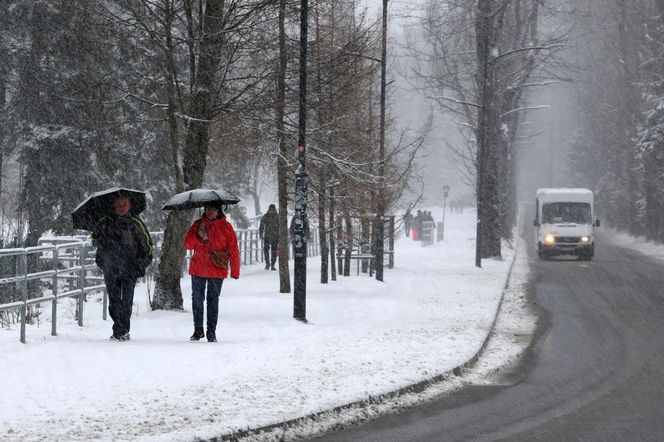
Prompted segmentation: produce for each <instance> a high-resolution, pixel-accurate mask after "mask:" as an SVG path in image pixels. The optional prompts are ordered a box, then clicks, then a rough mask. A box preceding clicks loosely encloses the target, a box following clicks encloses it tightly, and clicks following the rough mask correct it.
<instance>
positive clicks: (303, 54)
mask: <svg viewBox="0 0 664 442" xmlns="http://www.w3.org/2000/svg"><path fill="white" fill-rule="evenodd" d="M308 10H309V2H308V0H300V110H299V128H298V147H297V160H298V162H299V163H300V165H299V167H298V168H297V171H296V172H295V219H294V228H293V230H294V238H293V259H294V271H293V274H294V290H293V294H294V296H293V317H294V318H295V319H297V320H299V321H302V322H307V315H306V312H307V238H306V235H305V225H308V221H307V171H306V167H305V161H304V160H305V153H306V148H305V145H306V144H305V141H306V132H307V33H308V29H309V27H308V12H309V11H308ZM307 230H308V229H307Z"/></svg>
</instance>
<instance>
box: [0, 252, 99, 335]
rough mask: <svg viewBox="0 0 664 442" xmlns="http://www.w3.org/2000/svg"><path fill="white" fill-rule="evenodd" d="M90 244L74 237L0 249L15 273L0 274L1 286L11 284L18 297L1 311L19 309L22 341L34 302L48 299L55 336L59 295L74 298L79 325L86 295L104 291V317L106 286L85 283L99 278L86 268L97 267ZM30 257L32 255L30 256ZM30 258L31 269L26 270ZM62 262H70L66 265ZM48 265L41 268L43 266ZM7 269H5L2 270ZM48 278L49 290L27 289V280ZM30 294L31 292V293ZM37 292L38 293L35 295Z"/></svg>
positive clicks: (1, 257) (4, 259)
mask: <svg viewBox="0 0 664 442" xmlns="http://www.w3.org/2000/svg"><path fill="white" fill-rule="evenodd" d="M91 249H92V246H91V244H90V242H89V241H77V242H68V243H61V244H49V245H40V246H36V247H27V248H14V249H0V260H3V261H5V262H6V261H8V260H11V261H14V262H12V264H13V265H11V266H6V265H5V266H3V267H4V268H10V267H13V268H14V272H12V273H14V275H13V276H9V275H7V274H2V275H0V287H2V288H7V287H14V288H15V289H16V293H17V295H18V296H16V297H17V298H19V299H17V300H14V301H12V302H9V303H5V304H0V312H9V311H12V310H13V311H15V310H18V311H19V314H20V323H21V335H20V340H21V342H23V343H25V325H26V319H27V315H28V310H29V309H31V308H32V306H34V305H38V304H41V303H44V302H48V301H51V318H52V320H51V335H52V336H57V322H58V321H56V320H55V318H56V317H57V310H58V300H59V299H62V298H76V299H77V308H76V316H77V319H78V325H80V326H82V325H83V305H84V302H85V298H86V295H87V294H88V293H93V292H100V291H101V292H104V312H103V316H104V319H106V306H107V297H106V287H105V286H104V284H95V285H87V282H88V281H89V280H90V281H93V282H99V277H88V276H87V273H88V271H92V270H96V269H97V266H96V265H95V263H94V255H93V254H91ZM30 258H31V259H30ZM29 261H30V264H31V266H32V267H33V269H31V271H28V263H29ZM63 263H69V266H66V265H64V264H63ZM45 266H46V267H50V269H49V270H44V269H43V268H44V267H45ZM2 273H6V272H2ZM45 280H46V281H49V282H50V284H51V290H50V293H47V294H44V292H47V291H42V290H41V289H39V290H33V291H32V293H30V291H31V290H29V286H30V282H31V281H33V284H37V283H39V281H45ZM62 281H64V282H65V283H66V287H65V286H64V285H63V287H62V288H63V290H64V291H60V283H61V282H62ZM30 295H33V296H32V297H31V296H30ZM34 295H37V296H34Z"/></svg>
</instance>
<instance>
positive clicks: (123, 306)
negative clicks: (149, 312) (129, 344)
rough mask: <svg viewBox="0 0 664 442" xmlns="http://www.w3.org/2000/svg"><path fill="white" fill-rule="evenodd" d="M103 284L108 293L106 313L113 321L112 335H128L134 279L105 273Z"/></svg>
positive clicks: (113, 273)
mask: <svg viewBox="0 0 664 442" xmlns="http://www.w3.org/2000/svg"><path fill="white" fill-rule="evenodd" d="M104 283H105V284H106V292H108V313H109V314H110V315H111V319H113V334H123V333H129V328H130V320H131V308H132V305H133V304H134V288H135V287H136V278H135V277H133V276H127V275H125V274H123V273H116V272H105V273H104Z"/></svg>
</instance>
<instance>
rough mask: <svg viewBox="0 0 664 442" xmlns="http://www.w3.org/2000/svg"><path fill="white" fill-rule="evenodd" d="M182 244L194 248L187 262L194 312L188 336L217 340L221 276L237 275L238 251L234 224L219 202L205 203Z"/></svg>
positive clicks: (210, 340)
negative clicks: (204, 322) (228, 218)
mask: <svg viewBox="0 0 664 442" xmlns="http://www.w3.org/2000/svg"><path fill="white" fill-rule="evenodd" d="M184 246H185V248H186V249H188V250H193V251H194V255H193V256H192V257H191V263H190V264H189V274H190V275H191V310H192V313H193V315H194V334H193V335H191V338H189V340H191V341H198V340H200V339H201V338H203V337H205V336H206V337H207V340H208V342H217V334H216V333H217V319H218V316H219V295H220V294H221V286H222V284H223V282H224V279H225V278H227V277H228V275H229V273H230V276H231V278H233V279H238V278H239V277H240V252H239V248H238V244H237V236H236V235H235V230H234V229H233V226H231V224H230V223H229V222H228V221H227V220H226V216H225V215H224V213H223V212H222V210H221V205H220V204H216V203H208V204H206V205H205V211H204V212H203V215H202V216H201V218H200V219H199V220H196V221H195V222H194V224H192V226H191V227H190V228H189V231H188V232H187V235H186V236H185V238H184ZM206 286H207V333H204V332H203V301H204V300H205V299H206Z"/></svg>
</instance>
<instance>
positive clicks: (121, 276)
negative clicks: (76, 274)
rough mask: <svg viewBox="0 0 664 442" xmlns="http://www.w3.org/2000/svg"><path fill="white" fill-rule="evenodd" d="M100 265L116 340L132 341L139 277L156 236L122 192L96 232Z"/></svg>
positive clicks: (94, 235) (143, 271)
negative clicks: (153, 237) (132, 321)
mask: <svg viewBox="0 0 664 442" xmlns="http://www.w3.org/2000/svg"><path fill="white" fill-rule="evenodd" d="M92 239H93V242H94V245H95V246H96V247H97V256H96V262H97V266H98V267H99V268H100V269H101V271H102V272H103V273H104V283H105V284H106V291H107V292H108V301H109V302H108V312H109V314H110V315H111V319H113V335H112V336H111V340H112V341H128V340H129V328H130V318H131V310H132V305H133V302H134V288H135V287H136V280H137V279H138V278H139V277H141V276H145V269H146V268H147V267H148V265H150V263H151V262H152V238H151V237H150V233H149V232H148V229H147V228H146V227H145V224H143V221H141V219H140V218H139V217H138V216H136V215H133V214H132V213H131V200H130V199H129V197H128V196H127V195H123V194H119V195H118V196H116V197H115V198H114V200H113V212H112V214H110V215H107V216H105V217H103V218H102V219H100V220H99V222H98V223H97V227H96V229H95V231H94V232H93V234H92Z"/></svg>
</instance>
